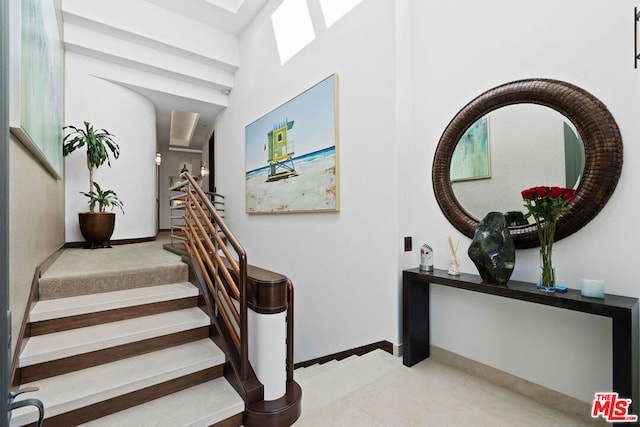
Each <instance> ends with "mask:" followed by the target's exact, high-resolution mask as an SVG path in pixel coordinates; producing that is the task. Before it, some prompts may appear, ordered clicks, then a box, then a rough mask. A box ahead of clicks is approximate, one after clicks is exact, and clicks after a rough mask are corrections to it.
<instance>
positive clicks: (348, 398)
mask: <svg viewBox="0 0 640 427" xmlns="http://www.w3.org/2000/svg"><path fill="white" fill-rule="evenodd" d="M385 354H386V353H385ZM369 365H370V366H368V367H365V368H364V369H365V370H368V371H370V372H371V375H372V377H371V378H370V379H369V380H368V379H366V378H365V377H366V374H365V373H362V372H359V369H355V365H352V366H347V367H346V368H344V369H342V370H340V369H337V372H334V373H333V375H332V373H331V370H336V369H327V372H326V373H324V374H317V375H314V376H311V377H305V376H303V374H302V373H300V374H299V375H298V376H299V377H300V378H298V377H296V381H298V383H299V384H300V385H301V386H302V388H303V403H302V416H301V417H300V419H299V420H298V421H297V422H296V423H295V424H294V425H295V426H296V427H315V426H322V427H327V426H331V427H339V426H345V427H346V426H349V427H359V426H362V427H365V426H366V427H396V426H397V427H413V426H438V427H440V426H492V427H493V426H535V427H540V426H558V427H560V426H572V427H573V426H593V425H605V424H606V423H600V422H594V421H603V420H592V419H590V417H589V414H586V417H584V419H578V418H576V417H575V416H572V415H569V414H566V413H563V412H561V411H558V410H556V409H553V408H549V407H547V406H544V405H542V404H540V403H538V402H536V401H534V400H532V399H530V398H528V397H526V396H523V395H521V394H519V393H516V392H513V391H510V390H508V389H505V388H503V387H500V386H496V385H494V384H492V383H489V382H487V381H484V380H482V379H479V378H477V377H474V376H471V375H469V374H467V373H464V372H463V371H460V370H457V369H455V368H452V367H449V366H447V365H444V364H442V363H439V362H437V361H434V360H433V359H427V360H425V361H423V362H421V363H419V364H416V365H415V366H413V367H411V368H407V367H405V366H403V365H402V359H401V358H398V357H393V356H390V355H387V356H385V357H384V358H383V357H379V360H376V361H375V363H369ZM296 373H298V371H296ZM322 376H325V377H327V378H322ZM354 376H356V377H357V376H360V377H361V378H360V379H357V378H354Z"/></svg>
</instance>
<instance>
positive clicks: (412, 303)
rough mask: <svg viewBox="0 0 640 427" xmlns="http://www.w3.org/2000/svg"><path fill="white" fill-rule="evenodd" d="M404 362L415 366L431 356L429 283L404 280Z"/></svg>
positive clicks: (405, 278)
mask: <svg viewBox="0 0 640 427" xmlns="http://www.w3.org/2000/svg"><path fill="white" fill-rule="evenodd" d="M402 347H403V348H402V363H403V364H404V365H405V366H413V365H415V364H416V363H418V362H420V361H421V360H424V359H426V358H427V357H429V283H428V282H418V281H414V280H411V279H410V278H408V277H407V276H406V275H404V277H403V280H402Z"/></svg>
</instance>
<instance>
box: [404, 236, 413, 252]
mask: <svg viewBox="0 0 640 427" xmlns="http://www.w3.org/2000/svg"><path fill="white" fill-rule="evenodd" d="M412 249H413V245H412V242H411V236H407V237H405V238H404V251H405V252H411V250H412Z"/></svg>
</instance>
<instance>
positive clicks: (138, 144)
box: [65, 52, 157, 242]
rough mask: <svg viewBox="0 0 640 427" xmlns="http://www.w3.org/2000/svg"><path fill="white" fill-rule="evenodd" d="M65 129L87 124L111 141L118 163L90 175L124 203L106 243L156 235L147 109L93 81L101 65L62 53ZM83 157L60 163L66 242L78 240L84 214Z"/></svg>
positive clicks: (139, 100)
mask: <svg viewBox="0 0 640 427" xmlns="http://www.w3.org/2000/svg"><path fill="white" fill-rule="evenodd" d="M65 60H66V81H65V85H66V89H65V116H66V118H65V125H68V124H72V125H74V126H76V127H81V126H82V124H83V121H85V120H86V121H89V122H90V123H92V124H93V125H94V126H95V127H97V128H103V129H107V130H108V131H109V132H111V133H112V134H114V135H115V138H114V139H115V141H116V142H117V143H118V145H119V146H120V157H119V158H118V159H117V160H114V159H113V157H112V159H111V167H109V166H108V165H107V164H106V163H105V164H104V165H103V166H101V167H100V168H98V169H96V170H95V171H94V180H95V181H97V182H98V183H99V184H100V186H101V187H102V188H103V189H105V188H107V189H112V190H114V191H115V192H116V193H117V194H118V197H119V198H120V200H122V201H123V202H124V211H125V215H122V213H121V212H120V211H119V210H116V211H115V212H116V214H117V217H116V218H117V219H116V228H115V231H114V233H113V236H112V239H113V240H118V239H134V238H145V237H152V236H155V235H156V231H157V224H156V222H157V220H156V217H157V213H156V212H157V211H156V201H155V195H156V167H155V153H156V122H155V109H154V107H153V105H152V104H151V103H150V102H149V101H148V100H147V99H146V98H144V97H142V96H140V95H139V94H137V93H135V92H133V91H131V90H129V89H126V88H123V87H121V86H119V85H117V84H114V83H111V82H109V81H106V80H103V79H101V78H99V77H96V76H95V75H94V74H95V72H99V69H100V67H101V62H100V61H97V60H94V59H90V58H88V57H84V56H81V55H77V54H74V53H70V52H67V53H66V54H65ZM83 154H84V152H82V151H78V152H74V153H73V154H71V155H70V156H68V157H67V158H66V159H65V166H66V172H65V195H66V202H65V208H66V214H65V223H66V234H65V239H66V241H67V242H81V241H83V240H84V239H83V238H82V235H81V234H80V229H79V227H78V215H77V213H78V212H86V211H88V210H89V209H88V203H87V200H88V199H87V198H86V197H85V196H83V195H81V194H79V192H80V191H83V192H86V191H88V190H89V171H88V170H87V167H86V157H85V156H84V155H83Z"/></svg>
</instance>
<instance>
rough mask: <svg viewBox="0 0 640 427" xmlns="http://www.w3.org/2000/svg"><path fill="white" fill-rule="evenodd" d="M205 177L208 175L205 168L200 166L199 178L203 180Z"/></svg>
mask: <svg viewBox="0 0 640 427" xmlns="http://www.w3.org/2000/svg"><path fill="white" fill-rule="evenodd" d="M207 175H209V171H208V170H207V168H205V167H204V165H202V166H200V176H201V177H203V178H204V177H205V176H207Z"/></svg>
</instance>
